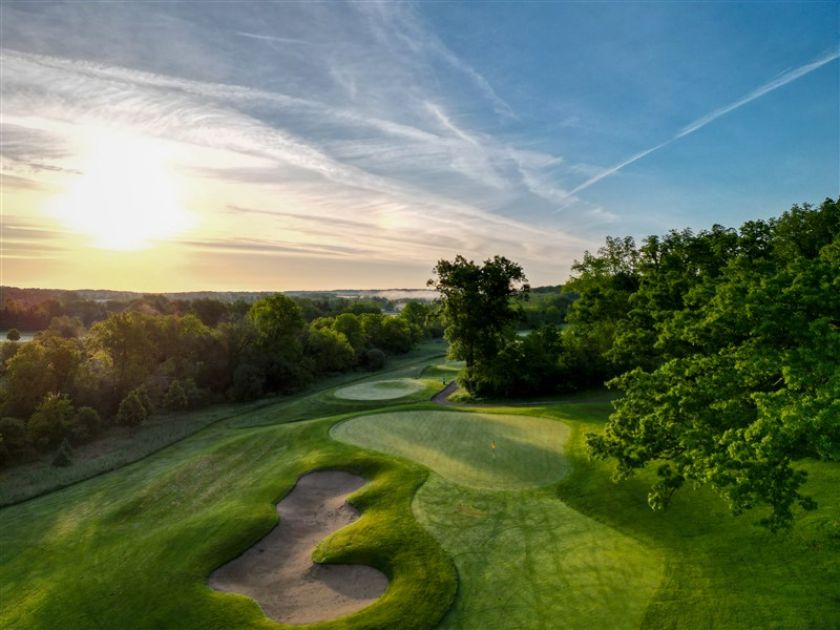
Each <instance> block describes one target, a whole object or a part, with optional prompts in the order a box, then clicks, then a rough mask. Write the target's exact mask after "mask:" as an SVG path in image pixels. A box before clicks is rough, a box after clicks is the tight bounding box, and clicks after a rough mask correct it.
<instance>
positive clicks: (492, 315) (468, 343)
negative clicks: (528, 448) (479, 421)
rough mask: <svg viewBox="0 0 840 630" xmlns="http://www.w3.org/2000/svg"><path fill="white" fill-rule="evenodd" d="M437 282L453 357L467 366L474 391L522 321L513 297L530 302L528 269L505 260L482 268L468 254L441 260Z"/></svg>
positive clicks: (489, 262)
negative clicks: (526, 270) (516, 324)
mask: <svg viewBox="0 0 840 630" xmlns="http://www.w3.org/2000/svg"><path fill="white" fill-rule="evenodd" d="M434 273H435V275H436V276H437V278H436V279H432V280H429V281H428V283H427V284H428V286H433V287H434V288H435V289H437V291H438V292H439V293H440V304H441V310H442V316H443V324H444V327H445V329H444V334H445V336H446V339H447V340H448V341H449V343H450V344H451V345H450V354H451V356H452V357H453V358H456V359H461V360H463V361H465V363H466V379H465V384H466V386H467V388H468V389H469V390H470V391H473V390H474V389H475V388H476V386H477V385H479V384H480V381H481V376H482V374H483V373H484V371H485V370H486V368H487V367H489V365H490V363H491V362H492V361H493V360H494V359H495V357H496V356H497V354H498V352H499V349H500V348H501V347H502V345H503V342H504V340H505V339H506V338H508V337H510V336H512V335H513V323H514V322H515V321H516V320H517V319H518V318H519V317H520V315H519V312H518V311H517V309H516V308H515V307H514V305H513V300H512V298H516V299H525V298H526V297H527V295H528V291H529V288H530V287H529V285H528V284H527V278H526V277H525V272H524V271H523V270H522V267H521V266H519V265H518V264H516V263H514V262H511V261H510V260H508V259H507V258H505V257H503V256H494V257H493V258H491V259H488V260H485V261H484V264H482V265H478V264H476V263H475V262H474V261H472V260H467V259H466V258H464V257H463V256H456V257H455V260H453V261H449V260H440V261H438V263H437V265H436V266H435V268H434ZM479 386H480V385H479Z"/></svg>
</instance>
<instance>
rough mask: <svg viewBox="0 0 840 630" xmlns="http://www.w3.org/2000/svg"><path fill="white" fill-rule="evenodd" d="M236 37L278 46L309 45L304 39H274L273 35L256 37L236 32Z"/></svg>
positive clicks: (255, 35) (253, 34) (252, 34)
mask: <svg viewBox="0 0 840 630" xmlns="http://www.w3.org/2000/svg"><path fill="white" fill-rule="evenodd" d="M236 35H238V36H239V37H248V38H250V39H261V40H263V41H265V42H278V43H280V44H311V43H312V42H308V41H306V40H305V39H295V38H293V37H275V36H274V35H258V34H257V33H244V32H242V31H237V32H236Z"/></svg>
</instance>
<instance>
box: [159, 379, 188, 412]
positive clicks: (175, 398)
mask: <svg viewBox="0 0 840 630" xmlns="http://www.w3.org/2000/svg"><path fill="white" fill-rule="evenodd" d="M189 402H190V401H189V400H188V399H187V392H186V391H184V386H183V385H181V383H180V381H172V383H171V384H170V385H169V389H167V390H166V394H165V395H164V397H163V406H164V408H166V409H168V410H169V411H180V410H182V409H186V408H187V407H188V406H189Z"/></svg>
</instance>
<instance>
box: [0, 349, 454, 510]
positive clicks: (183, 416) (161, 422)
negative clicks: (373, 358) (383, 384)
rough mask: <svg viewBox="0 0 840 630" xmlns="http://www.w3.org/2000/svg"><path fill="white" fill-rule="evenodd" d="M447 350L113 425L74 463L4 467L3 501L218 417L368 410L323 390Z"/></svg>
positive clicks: (425, 361)
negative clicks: (278, 393) (289, 389)
mask: <svg viewBox="0 0 840 630" xmlns="http://www.w3.org/2000/svg"><path fill="white" fill-rule="evenodd" d="M445 352H446V345H445V344H444V343H443V342H441V341H440V340H432V341H426V342H423V343H421V344H419V345H418V347H417V348H416V349H414V350H413V351H411V352H409V353H407V354H405V355H401V356H397V357H390V358H389V359H388V365H387V366H386V368H385V369H384V370H382V371H380V372H378V373H376V375H371V374H368V373H359V372H350V373H346V374H339V375H336V376H333V377H330V378H327V379H324V380H322V381H320V382H318V383H317V384H315V385H314V386H313V387H312V388H310V389H309V390H308V391H305V392H302V393H299V394H295V395H292V396H282V397H273V398H267V399H262V400H256V401H253V402H247V403H234V404H226V405H215V406H213V407H209V408H205V409H199V410H196V411H189V412H184V413H173V414H166V415H158V416H155V417H153V418H152V419H151V420H150V421H148V422H146V423H144V424H143V425H141V426H140V427H138V428H137V429H135V430H134V431H133V432H128V431H127V430H126V429H125V428H124V427H111V428H110V429H108V430H107V431H106V433H105V435H104V436H102V437H101V438H100V439H98V440H96V441H95V442H93V443H91V444H87V445H84V446H82V447H80V448H78V449H76V452H75V456H74V461H73V465H72V466H68V467H56V466H53V465H52V458H53V457H52V453H48V454H46V455H45V456H43V457H41V458H40V459H39V460H38V461H35V462H32V463H29V464H25V465H21V466H15V467H12V468H8V469H5V470H0V507H2V506H6V505H12V504H15V503H18V502H20V501H24V500H26V499H29V498H31V497H35V496H39V495H41V494H44V493H46V492H50V491H52V490H56V489H58V488H63V487H66V486H69V485H72V484H74V483H77V482H79V481H82V480H85V479H90V478H92V477H95V476H97V475H101V474H103V473H106V472H109V471H112V470H116V469H118V468H120V467H122V466H125V465H127V464H130V463H133V462H136V461H139V460H141V459H143V458H144V457H147V456H149V455H151V454H152V453H155V452H157V451H159V450H161V449H163V448H166V447H167V446H169V445H171V444H174V443H176V442H178V441H180V440H183V439H185V438H187V437H189V436H191V435H193V434H195V433H197V432H199V431H201V430H203V429H206V428H207V427H209V426H211V425H214V424H216V423H222V424H228V425H231V426H242V427H254V426H263V425H268V424H279V423H285V422H294V421H297V420H304V419H307V418H319V417H326V416H333V415H338V414H342V413H347V412H351V411H360V410H364V409H366V408H369V407H370V406H371V405H370V404H359V403H354V402H351V401H338V400H336V399H334V398H332V397H331V396H325V395H324V392H325V391H329V390H332V389H334V388H335V387H337V386H341V385H344V384H347V383H350V382H356V381H362V382H364V381H367V380H371V379H382V378H383V376H390V377H400V376H411V377H414V376H419V374H420V372H422V370H423V369H424V368H425V367H426V366H427V365H429V363H430V362H436V361H437V360H438V359H439V358H441V357H443V355H444V354H445ZM437 389H439V388H438V387H437V385H436V384H435V383H425V384H424V389H422V390H421V391H420V392H418V394H417V395H416V396H411V397H409V398H407V399H406V401H407V402H410V401H414V400H426V399H428V398H430V397H431V396H432V395H433V394H434V393H435V391H437ZM384 402H385V403H386V404H389V403H390V401H384Z"/></svg>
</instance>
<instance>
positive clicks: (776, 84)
mask: <svg viewBox="0 0 840 630" xmlns="http://www.w3.org/2000/svg"><path fill="white" fill-rule="evenodd" d="M838 57H840V52H837V51H835V52H832V53H829V54H828V55H825V56H824V57H820V58H819V59H817V60H816V61H812V62H811V63H808V64H805V65H804V66H800V67H799V68H795V69H793V70H789V71H788V72H785V73H784V74H783V75H781V76H780V77H778V78H777V79H774V80H772V81H770V82H768V83H765V84H764V85H762V86H760V87H758V88H756V89H755V90H753V91H752V92H750V93H749V94H747V95H746V96H744V97H743V98H740V99H738V100H737V101H735V102H734V103H730V104H729V105H726V106H725V107H720V108H718V109H716V110H714V111H713V112H710V113H708V114H706V115H705V116H702V117H700V118H698V119H697V120H695V121H694V122H692V123H690V124H688V125H686V126H685V127H683V128H682V129H680V130H679V132H677V134H676V135H674V136H673V137H671V138H669V139H668V140H666V141H665V142H661V143H659V144H657V145H656V146H653V147H651V148H649V149H645V150H644V151H641V152H639V153H636V154H635V155H634V156H632V157H630V158H628V159H626V160H624V161H623V162H621V163H619V164H616V165H615V166H612V167H610V168H608V169H607V170H605V171H602V172H601V173H598V174H597V175H595V176H594V177H590V178H589V179H587V180H586V181H585V182H583V183H582V184H581V185H580V186H578V187H577V188H574V189H573V190H571V191H569V192H568V194H567V196H568V197H571V196H572V195H574V194H575V193H579V192H580V191H581V190H585V189H587V188H589V187H590V186H592V185H593V184H596V183H597V182H600V181H601V180H602V179H604V178H605V177H609V176H610V175H614V174H615V173H617V172H618V171H620V170H621V169H623V168H624V167H625V166H629V165H630V164H632V163H633V162H637V161H639V160H641V159H642V158H643V157H645V156H647V155H650V154H651V153H653V152H654V151H658V150H659V149H661V148H662V147H666V146H668V145H669V144H671V143H672V142H674V141H676V140H679V139H680V138H684V137H685V136H687V135H689V134H691V133H694V132H695V131H697V130H698V129H702V128H703V127H705V126H706V125H708V124H709V123H710V122H712V121H713V120H717V119H718V118H720V117H721V116H724V115H726V114H728V113H729V112H731V111H734V110H736V109H738V108H739V107H742V106H743V105H746V104H747V103H750V102H752V101H754V100H755V99H757V98H760V97H762V96H764V95H765V94H767V93H768V92H772V91H773V90H776V89H778V88H780V87H782V86H783V85H787V84H788V83H790V82H791V81H796V80H797V79H798V78H800V77H804V76H805V75H806V74H809V73H811V72H813V71H814V70H816V69H817V68H820V67H822V66H824V65H825V64H827V63H830V62H832V61H834V60H835V59H837V58H838Z"/></svg>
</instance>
